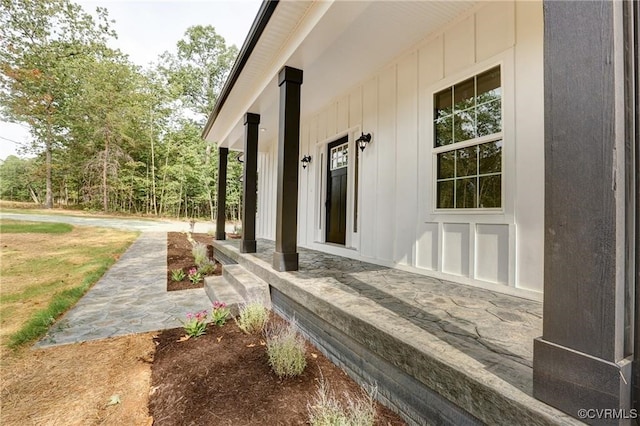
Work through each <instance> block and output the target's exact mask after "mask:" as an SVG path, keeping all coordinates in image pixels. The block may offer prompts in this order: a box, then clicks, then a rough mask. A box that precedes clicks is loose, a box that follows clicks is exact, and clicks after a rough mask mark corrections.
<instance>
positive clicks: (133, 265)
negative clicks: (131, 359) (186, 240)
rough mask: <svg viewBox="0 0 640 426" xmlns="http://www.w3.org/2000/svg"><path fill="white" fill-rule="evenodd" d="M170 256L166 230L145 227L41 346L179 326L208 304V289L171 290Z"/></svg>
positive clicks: (208, 305)
mask: <svg viewBox="0 0 640 426" xmlns="http://www.w3.org/2000/svg"><path fill="white" fill-rule="evenodd" d="M166 259H167V234H166V233H165V232H143V233H142V234H141V236H140V237H139V238H138V239H137V240H136V241H135V242H134V243H133V244H132V245H131V247H130V248H129V250H127V251H126V252H125V253H124V254H123V255H122V257H121V258H120V259H119V260H118V262H116V263H115V265H113V266H112V267H111V269H109V271H107V273H106V274H105V275H104V276H103V277H102V278H101V279H100V280H99V281H98V282H97V283H96V284H95V285H94V286H93V287H92V288H91V290H89V291H88V292H87V294H86V295H85V296H84V297H82V299H80V300H79V301H78V303H77V304H76V305H75V306H74V307H73V308H72V309H71V310H69V311H68V312H67V313H66V314H65V315H64V316H63V317H62V318H61V319H60V320H58V321H57V322H56V324H55V325H54V326H53V327H52V328H51V329H50V330H49V333H47V335H46V336H45V337H44V338H43V339H42V340H41V341H39V342H38V343H36V347H40V348H42V347H47V346H54V345H62V344H67V343H77V342H82V341H87V340H95V339H104V338H107V337H114V336H121V335H125V334H133V333H143V332H148V331H155V330H163V329H168V328H175V327H179V326H180V322H179V320H182V319H184V318H185V315H186V313H187V312H195V311H198V310H202V309H208V308H209V307H210V305H211V303H210V301H209V299H208V298H207V296H206V294H205V292H204V289H201V288H200V289H193V290H183V291H173V292H167V278H166V262H167V260H166Z"/></svg>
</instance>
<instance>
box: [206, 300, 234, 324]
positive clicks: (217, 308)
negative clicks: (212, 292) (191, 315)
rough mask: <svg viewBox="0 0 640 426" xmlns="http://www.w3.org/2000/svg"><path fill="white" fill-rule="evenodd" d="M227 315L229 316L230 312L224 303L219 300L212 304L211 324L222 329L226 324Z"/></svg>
mask: <svg viewBox="0 0 640 426" xmlns="http://www.w3.org/2000/svg"><path fill="white" fill-rule="evenodd" d="M229 315H231V311H230V310H229V308H227V304H226V303H224V302H220V301H219V300H216V301H215V302H213V309H212V311H211V322H212V323H214V324H215V325H218V326H220V327H222V326H223V325H224V324H225V323H226V322H227V318H229Z"/></svg>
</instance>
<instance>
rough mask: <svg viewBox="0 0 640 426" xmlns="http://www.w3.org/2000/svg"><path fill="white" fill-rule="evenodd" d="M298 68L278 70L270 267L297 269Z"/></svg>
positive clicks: (300, 76)
mask: <svg viewBox="0 0 640 426" xmlns="http://www.w3.org/2000/svg"><path fill="white" fill-rule="evenodd" d="M301 85H302V70H299V69H296V68H290V67H284V68H282V70H281V71H280V73H278V86H280V124H279V129H278V181H277V185H278V188H277V199H276V251H275V253H274V254H273V268H274V269H275V270H277V271H296V270H298V168H299V161H298V157H299V156H300V89H301V87H300V86H301Z"/></svg>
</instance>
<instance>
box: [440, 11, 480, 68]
mask: <svg viewBox="0 0 640 426" xmlns="http://www.w3.org/2000/svg"><path fill="white" fill-rule="evenodd" d="M474 46H475V41H474V17H473V16H470V17H468V18H467V19H465V20H463V21H461V22H459V23H458V24H457V25H455V26H454V27H452V28H450V29H449V30H447V31H446V32H445V33H444V73H445V75H451V74H453V73H455V72H457V71H460V70H462V69H464V68H465V67H468V66H470V65H473V63H474V62H475V49H474Z"/></svg>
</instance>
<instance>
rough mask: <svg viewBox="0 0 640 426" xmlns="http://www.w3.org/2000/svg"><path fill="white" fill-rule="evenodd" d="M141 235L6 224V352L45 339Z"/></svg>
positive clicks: (1, 339)
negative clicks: (55, 325)
mask: <svg viewBox="0 0 640 426" xmlns="http://www.w3.org/2000/svg"><path fill="white" fill-rule="evenodd" d="M137 235H138V234H137V233H135V232H122V231H116V230H111V229H102V228H87V227H73V226H71V225H67V224H59V223H34V222H21V221H11V220H2V221H0V244H1V248H2V249H1V251H0V280H1V281H0V282H1V286H0V346H1V347H2V352H5V350H6V348H7V347H11V348H16V347H18V346H20V345H24V344H26V343H30V342H33V341H35V340H37V339H38V338H40V337H41V336H42V335H44V333H46V331H47V329H48V327H49V326H50V325H51V324H52V323H53V321H54V320H55V319H56V318H57V317H58V316H60V315H61V314H62V313H64V312H65V311H66V310H67V309H69V308H70V307H71V306H73V304H75V303H76V301H77V300H78V299H79V298H80V297H82V295H83V294H84V293H85V292H86V291H87V290H88V289H89V288H90V287H91V286H92V285H93V284H94V283H95V282H96V281H97V280H98V279H99V278H100V277H101V276H102V275H103V274H104V273H105V272H106V270H107V269H108V268H109V267H110V266H111V265H112V264H113V263H114V262H115V261H116V260H117V259H118V257H119V256H120V255H121V254H122V253H123V252H124V251H125V250H126V249H127V248H128V247H129V245H130V244H131V243H132V242H133V241H134V240H135V238H136V237H137ZM3 359H4V357H3Z"/></svg>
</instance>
